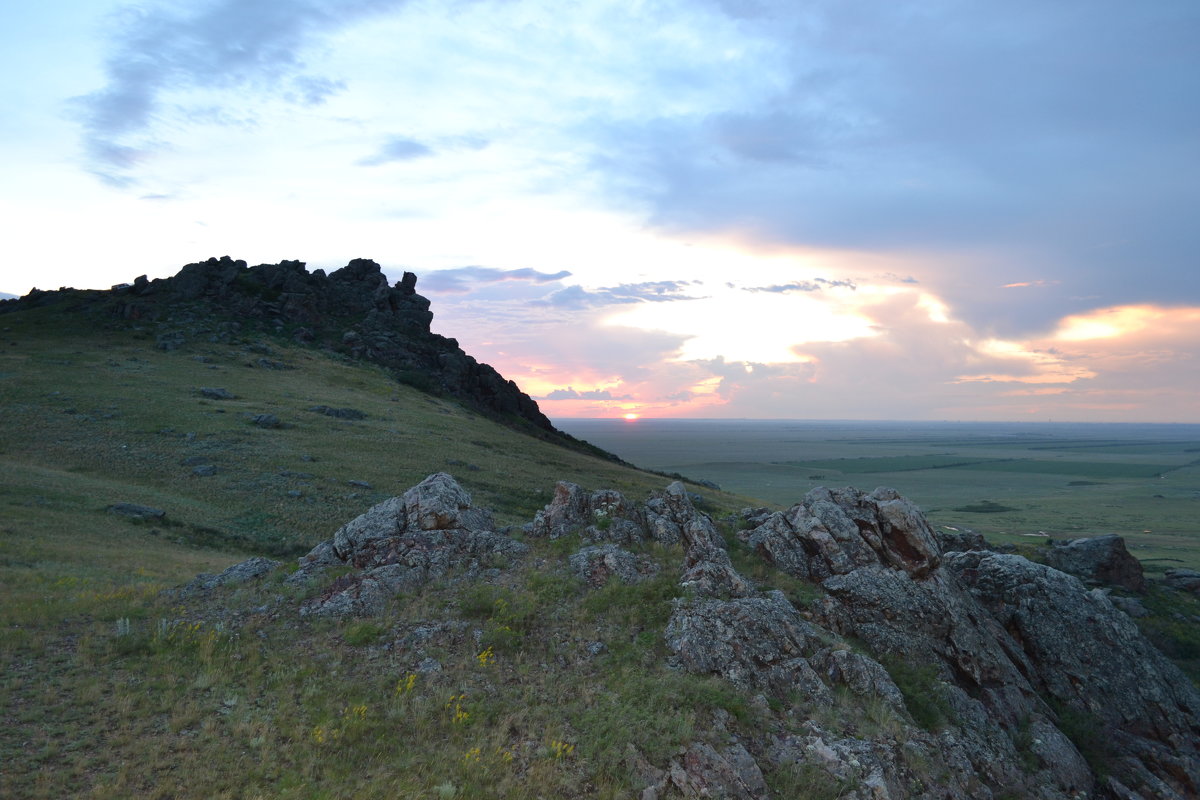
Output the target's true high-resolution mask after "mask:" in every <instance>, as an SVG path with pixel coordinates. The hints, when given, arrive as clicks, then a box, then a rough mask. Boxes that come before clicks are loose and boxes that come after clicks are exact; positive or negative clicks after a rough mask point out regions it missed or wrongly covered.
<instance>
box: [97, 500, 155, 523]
mask: <svg viewBox="0 0 1200 800" xmlns="http://www.w3.org/2000/svg"><path fill="white" fill-rule="evenodd" d="M107 510H108V513H110V514H119V515H121V516H123V517H133V518H134V519H162V518H163V517H165V516H167V512H166V511H163V510H162V509H161V508H152V507H151V506H140V505H138V504H136V503H113V504H112V505H111V506H109V507H108V509H107Z"/></svg>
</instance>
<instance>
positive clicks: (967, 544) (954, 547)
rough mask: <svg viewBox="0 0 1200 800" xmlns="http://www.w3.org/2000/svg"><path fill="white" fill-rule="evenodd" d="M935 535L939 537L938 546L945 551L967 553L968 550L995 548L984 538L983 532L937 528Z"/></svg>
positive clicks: (936, 537)
mask: <svg viewBox="0 0 1200 800" xmlns="http://www.w3.org/2000/svg"><path fill="white" fill-rule="evenodd" d="M933 536H934V538H935V539H937V543H938V548H939V549H940V550H941V551H942V552H943V553H965V552H967V551H968V550H992V549H994V548H993V547H992V546H991V545H989V544H988V543H987V540H986V539H984V538H983V534H982V533H977V532H976V531H964V530H958V529H954V530H935V531H934V532H933Z"/></svg>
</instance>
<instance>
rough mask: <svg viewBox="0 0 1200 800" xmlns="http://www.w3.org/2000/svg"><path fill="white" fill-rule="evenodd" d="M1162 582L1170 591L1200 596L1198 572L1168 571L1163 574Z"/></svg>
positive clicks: (1199, 575)
mask: <svg viewBox="0 0 1200 800" xmlns="http://www.w3.org/2000/svg"><path fill="white" fill-rule="evenodd" d="M1163 582H1164V583H1165V584H1167V586H1170V587H1171V588H1172V589H1178V590H1179V591H1181V592H1191V593H1192V594H1197V595H1200V572H1196V571H1195V570H1191V569H1169V570H1167V571H1166V572H1165V573H1164V574H1163Z"/></svg>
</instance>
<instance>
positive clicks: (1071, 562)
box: [1046, 534, 1146, 594]
mask: <svg viewBox="0 0 1200 800" xmlns="http://www.w3.org/2000/svg"><path fill="white" fill-rule="evenodd" d="M1046 563H1047V564H1049V565H1050V566H1052V567H1054V568H1055V569H1057V570H1061V571H1063V572H1066V573H1069V574H1071V575H1074V576H1075V577H1077V578H1082V579H1083V580H1085V581H1087V582H1088V583H1092V584H1104V585H1108V586H1119V587H1121V588H1122V589H1125V590H1127V591H1130V592H1138V593H1139V594H1140V593H1141V592H1144V591H1146V578H1145V575H1144V574H1143V573H1142V564H1141V562H1140V561H1138V560H1137V559H1136V558H1134V557H1133V556H1132V555H1130V554H1129V550H1127V549H1126V548H1125V540H1124V539H1123V538H1122V537H1120V536H1117V535H1116V534H1110V535H1108V536H1096V537H1093V538H1087V539H1074V540H1072V541H1069V542H1052V543H1051V547H1050V549H1049V550H1048V551H1046Z"/></svg>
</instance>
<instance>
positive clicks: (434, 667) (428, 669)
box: [417, 658, 442, 675]
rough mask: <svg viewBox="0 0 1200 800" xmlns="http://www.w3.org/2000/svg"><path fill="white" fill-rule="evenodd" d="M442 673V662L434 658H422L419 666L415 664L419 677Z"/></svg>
mask: <svg viewBox="0 0 1200 800" xmlns="http://www.w3.org/2000/svg"><path fill="white" fill-rule="evenodd" d="M441 671H442V662H440V661H438V660H437V659H436V658H424V659H422V660H421V663H420V664H417V673H418V674H420V675H431V674H433V673H434V672H441Z"/></svg>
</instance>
